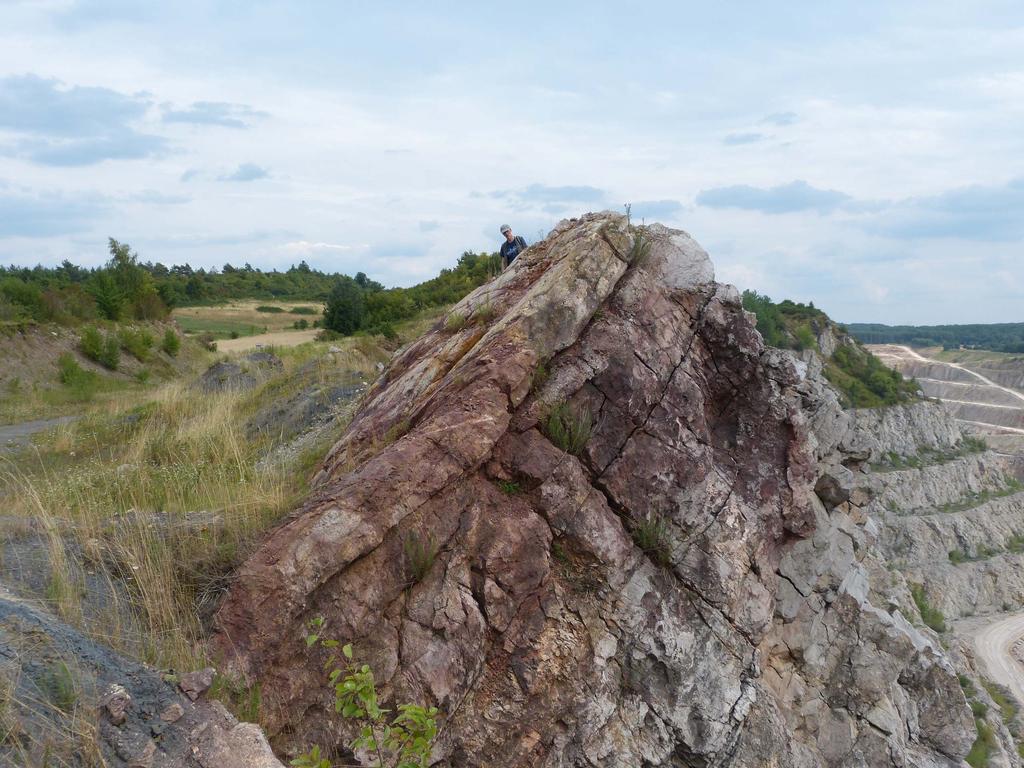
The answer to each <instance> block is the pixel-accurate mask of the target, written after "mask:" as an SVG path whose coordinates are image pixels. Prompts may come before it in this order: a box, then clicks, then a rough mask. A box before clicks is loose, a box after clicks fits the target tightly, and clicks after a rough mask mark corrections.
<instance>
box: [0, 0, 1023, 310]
mask: <svg viewBox="0 0 1024 768" xmlns="http://www.w3.org/2000/svg"><path fill="white" fill-rule="evenodd" d="M413 5H414V4H413V3H408V2H407V3H391V2H385V1H383V0H378V2H375V3H354V2H340V1H329V0H324V1H323V2H313V1H311V0H306V1H305V2H294V1H287V0H281V1H280V2H259V1H258V0H230V1H229V0H223V1H221V2H213V1H206V2H198V1H195V0H176V1H175V2H173V3H172V2H163V3H154V2H140V1H139V0H34V1H26V2H20V1H19V0H0V263H18V264H35V263H38V262H41V263H44V264H55V263H59V262H60V261H61V260H62V259H65V258H69V259H71V260H72V261H75V262H77V263H84V264H98V263H100V262H102V261H103V260H104V259H105V257H106V254H105V243H106V238H107V237H108V236H113V237H116V238H117V239H119V240H126V241H128V242H129V243H131V244H132V246H134V247H135V248H136V249H137V250H138V251H139V253H140V254H141V256H142V257H143V259H147V260H153V261H163V262H165V263H168V264H170V263H184V262H186V261H187V262H189V263H191V264H192V265H193V266H199V265H203V266H207V267H209V266H220V265H222V264H224V263H225V262H230V263H234V264H242V263H244V262H246V261H248V262H251V263H252V264H253V265H259V266H262V267H266V268H270V267H283V268H287V266H288V265H289V264H292V263H297V262H298V261H299V260H301V259H306V260H307V261H308V262H309V263H310V264H312V265H314V266H317V267H319V268H321V269H325V270H330V271H344V272H349V273H352V272H355V271H358V270H362V271H364V272H366V273H368V274H369V275H370V276H372V277H374V278H376V279H378V280H380V281H381V282H383V283H385V284H388V285H408V284H411V283H414V282H417V281H419V280H422V279H425V278H427V277H430V276H432V275H433V274H436V272H437V270H438V269H439V268H441V267H443V266H447V265H451V264H452V263H454V260H455V259H456V257H457V256H458V254H459V253H461V252H462V251H463V250H466V249H473V250H481V249H487V250H493V249H495V248H496V247H497V245H498V243H499V235H498V227H499V225H500V224H503V223H506V222H507V223H509V224H511V225H512V226H513V227H514V228H515V229H516V231H517V232H519V233H521V234H523V235H525V236H526V238H527V240H530V241H532V240H535V239H536V238H538V237H539V236H540V235H541V234H542V233H544V232H546V231H547V230H548V229H549V228H550V227H551V226H552V225H553V224H554V223H555V222H556V221H558V220H559V219H561V218H564V217H566V216H571V215H575V214H577V213H580V212H583V211H587V210H597V209H603V208H610V209H613V210H621V209H622V205H623V203H626V202H631V203H632V205H633V213H634V216H637V217H645V218H646V219H647V220H648V221H651V220H658V221H662V222H664V223H666V224H669V225H675V226H679V227H681V228H684V229H686V230H687V231H689V232H690V233H691V234H693V235H694V236H695V237H696V238H697V239H698V240H699V241H700V242H701V243H702V244H703V245H704V247H705V248H706V249H707V250H708V251H709V252H710V253H711V255H712V258H713V259H714V261H715V264H716V268H717V272H718V276H719V279H722V280H727V281H729V282H733V283H735V284H737V285H739V286H740V287H754V288H757V289H758V290H760V291H762V292H765V293H768V294H769V295H771V296H773V297H774V298H777V299H778V298H784V297H789V298H793V299H795V300H801V301H809V300H813V301H814V302H815V304H816V305H818V306H820V307H822V308H824V309H826V310H827V311H828V312H829V313H830V314H832V315H833V317H835V318H837V319H839V320H842V321H846V322H855V321H877V322H888V323H904V322H907V323H941V322H1014V321H1016V322H1020V321H1024V6H1022V5H1021V3H1020V1H1019V0H1007V1H1005V2H1002V1H996V0H993V1H992V2H987V1H986V0H971V1H970V2H968V1H967V0H960V1H959V2H946V1H945V0H927V1H923V2H915V1H913V0H903V1H902V2H899V3H893V2H888V1H886V2H874V1H873V0H858V1H857V2H852V1H851V2H833V3H807V2H786V1H785V0H779V1H778V2H774V3H770V4H769V3H763V2H755V1H753V0H750V1H746V2H745V1H743V0H737V1H735V2H730V3H717V4H714V3H706V2H704V3H696V2H648V3H645V4H643V5H642V7H639V8H633V7H631V6H630V4H627V3H622V2H615V3H611V2H608V3H604V2H596V1H595V0H589V1H588V2H559V3H552V2H543V3H539V2H529V1H524V0H520V1H519V2H516V3H502V4H496V3H480V2H472V3H471V2H435V3H429V4H427V3H421V4H416V5H419V6H422V8H421V9H414V8H413V7H412V6H413ZM427 6H431V9H430V10H427V9H426V8H427ZM709 6H723V7H721V8H717V7H715V8H711V7H709ZM725 6H727V7H725ZM823 8H827V10H823Z"/></svg>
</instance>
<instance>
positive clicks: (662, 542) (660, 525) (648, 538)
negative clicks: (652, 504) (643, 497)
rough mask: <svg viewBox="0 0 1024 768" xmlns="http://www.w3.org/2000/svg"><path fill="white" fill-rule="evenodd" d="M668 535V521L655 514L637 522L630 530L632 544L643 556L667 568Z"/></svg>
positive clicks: (669, 557)
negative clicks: (640, 550) (641, 551)
mask: <svg viewBox="0 0 1024 768" xmlns="http://www.w3.org/2000/svg"><path fill="white" fill-rule="evenodd" d="M668 533H669V528H668V521H667V520H666V519H665V516H664V515H660V514H657V513H655V514H652V515H651V516H650V517H648V518H647V519H646V520H641V521H640V522H638V523H637V524H636V525H635V526H634V528H633V530H632V535H633V541H634V543H635V544H636V545H637V546H638V547H639V548H640V549H642V550H643V551H644V554H645V555H647V556H648V557H649V558H651V560H653V561H654V562H656V563H657V564H658V565H661V566H667V565H669V563H670V562H671V555H672V552H671V546H670V545H671V542H670V540H669V535H668Z"/></svg>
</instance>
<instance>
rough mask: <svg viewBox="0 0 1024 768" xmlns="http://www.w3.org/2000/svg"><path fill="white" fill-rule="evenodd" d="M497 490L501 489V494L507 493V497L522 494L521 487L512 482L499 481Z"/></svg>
mask: <svg viewBox="0 0 1024 768" xmlns="http://www.w3.org/2000/svg"><path fill="white" fill-rule="evenodd" d="M498 488H500V489H501V492H502V493H507V494H508V495H509V496H515V495H516V494H519V493H522V492H523V489H522V486H520V485H519V483H517V482H515V481H514V480H499V481H498Z"/></svg>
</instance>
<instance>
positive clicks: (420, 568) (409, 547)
mask: <svg viewBox="0 0 1024 768" xmlns="http://www.w3.org/2000/svg"><path fill="white" fill-rule="evenodd" d="M403 547H404V549H405V559H406V562H407V563H408V565H409V573H410V575H411V576H412V581H413V583H416V584H418V583H419V582H421V581H423V579H424V578H426V575H427V574H428V573H430V569H431V568H433V567H434V561H435V560H436V559H437V551H438V548H437V544H435V543H434V539H433V537H432V536H430V535H429V534H428V535H426V536H420V535H419V534H418V533H416V532H415V531H412V532H411V533H410V534H409V535H408V536H406V537H405V543H404V545H403Z"/></svg>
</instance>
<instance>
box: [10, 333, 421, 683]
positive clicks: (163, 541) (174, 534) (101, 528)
mask: <svg viewBox="0 0 1024 768" xmlns="http://www.w3.org/2000/svg"><path fill="white" fill-rule="evenodd" d="M434 319H436V315H435V317H434ZM431 320H432V319H428V318H421V319H418V320H417V321H416V323H415V324H414V325H413V326H412V332H416V330H417V329H418V328H419V327H421V326H426V325H428V324H429V323H430V322H431ZM402 330H406V329H402ZM408 333H409V331H408V330H406V332H405V333H404V334H403V336H405V338H408V337H409V336H408V335H407V334H408ZM382 342H383V339H380V338H378V337H366V336H363V337H353V338H348V339H342V340H340V341H337V342H334V343H333V345H328V344H306V345H303V346H300V347H295V348H290V349H277V350H275V352H276V353H277V354H278V355H279V356H280V357H281V358H282V359H283V361H284V364H285V371H284V372H283V373H282V374H279V375H277V376H275V377H274V378H272V379H270V380H269V381H267V382H265V383H264V384H263V385H261V386H260V387H258V388H257V389H255V390H253V391H249V392H242V393H239V392H232V393H225V394H213V395H208V394H202V395H200V394H199V393H198V391H197V390H195V389H192V388H191V387H190V386H187V385H185V384H183V383H180V382H172V383H169V384H165V385H163V386H161V387H159V388H156V389H152V388H149V389H138V388H134V389H130V390H125V391H123V392H118V393H113V394H112V395H111V396H110V397H108V398H104V399H102V400H98V401H94V402H92V403H90V404H88V406H87V407H86V409H85V411H84V413H83V414H82V417H81V418H80V419H79V420H78V421H76V422H74V423H69V424H65V425H62V426H60V427H59V428H57V429H56V430H54V431H52V432H51V433H50V434H49V435H48V436H46V437H45V438H44V440H45V442H43V443H41V444H37V445H36V447H35V448H34V450H33V451H32V452H25V453H22V454H20V455H18V456H16V457H14V458H12V459H2V458H0V487H3V488H5V489H6V495H5V496H4V498H3V505H2V508H0V515H2V516H4V517H8V518H12V519H13V520H12V521H11V522H13V523H15V524H16V525H18V526H21V525H22V524H23V525H24V527H25V528H26V529H27V530H29V531H31V532H32V533H33V534H35V535H36V536H37V537H39V539H40V540H41V541H42V542H43V543H44V545H45V549H46V550H47V554H48V560H49V563H50V574H49V581H48V588H47V590H46V594H45V596H44V597H45V599H46V600H47V601H49V603H50V607H51V608H52V609H53V610H54V611H55V612H56V613H57V614H59V615H60V616H61V617H62V618H64V619H65V620H67V621H69V622H70V623H71V624H73V625H75V626H78V627H80V628H81V629H82V630H84V631H85V632H86V633H87V634H89V635H91V636H92V637H94V638H96V639H101V640H103V641H105V642H107V643H108V644H109V645H111V646H113V647H115V648H116V649H118V650H120V651H122V652H125V653H128V654H129V655H132V656H135V657H137V658H140V659H142V660H143V661H146V662H149V663H151V664H155V665H157V666H159V667H163V668H174V669H189V668H197V667H199V666H203V665H205V664H206V662H207V659H206V658H205V646H204V621H205V620H206V619H207V618H208V617H209V615H210V612H211V611H212V608H213V606H214V605H215V602H216V599H217V597H218V596H219V595H220V593H221V592H222V591H223V589H224V588H225V586H226V585H227V584H228V582H229V579H230V574H231V573H232V571H233V569H234V568H235V567H236V566H237V565H238V564H239V562H240V561H241V560H242V559H243V558H244V556H245V555H246V554H247V553H248V552H249V551H250V550H251V548H252V547H253V546H254V543H255V542H256V540H257V539H258V537H259V536H260V534H262V533H263V532H264V531H266V530H267V528H268V527H270V526H271V525H273V524H274V523H275V522H276V521H277V520H279V519H280V518H281V516H282V515H283V514H284V513H286V512H287V511H289V510H290V509H292V508H293V507H294V506H295V505H296V504H297V503H298V501H299V500H300V499H301V497H302V496H303V495H304V494H305V492H306V490H307V481H308V478H309V476H310V474H311V471H312V470H313V468H314V467H315V465H316V464H317V463H318V462H319V460H320V459H321V458H322V457H323V455H324V454H325V453H326V451H327V448H328V447H329V445H330V444H331V443H332V442H333V441H334V440H335V439H336V438H337V435H338V433H339V432H340V430H341V429H342V428H343V426H344V425H343V424H342V423H336V424H335V425H334V426H333V427H332V428H331V430H328V431H326V432H324V433H323V434H322V435H320V434H318V435H317V437H316V439H315V441H314V443H310V444H304V446H303V450H302V451H301V452H299V451H296V452H295V454H294V455H292V454H291V453H288V454H286V455H287V456H288V457H289V458H287V459H286V460H284V461H273V462H265V461H262V459H263V458H264V457H266V456H267V455H268V453H269V452H270V451H272V450H275V449H276V448H278V447H279V445H278V444H277V443H275V439H274V438H271V437H268V436H264V435H259V436H255V437H254V436H251V435H250V434H248V433H247V431H246V422H247V421H248V419H249V417H251V416H252V415H253V414H254V413H256V412H258V411H261V410H262V409H263V408H265V407H267V406H269V405H271V404H272V403H275V402H279V401H281V400H283V399H286V398H288V397H290V396H291V395H293V394H294V393H295V392H297V391H299V390H300V389H302V388H304V387H308V386H309V385H310V383H311V382H313V383H318V384H321V385H330V384H335V383H337V381H338V380H339V377H340V376H341V372H343V371H361V372H363V373H364V374H366V378H367V380H372V379H373V378H374V377H375V376H376V373H377V365H378V364H379V363H381V362H385V361H387V360H388V358H389V357H390V354H391V353H390V352H389V351H388V350H387V349H384V348H383V347H382V346H381V344H382ZM329 346H335V347H337V348H340V351H339V352H336V353H332V354H328V352H327V350H328V347H329ZM299 370H302V372H303V373H302V376H296V375H295V374H296V372H297V371H299ZM86 583H88V584H89V585H91V586H90V590H91V594H88V595H87V594H86ZM97 584H99V585H100V587H97ZM103 584H107V585H109V587H110V588H109V589H106V590H104V589H102V585H103ZM97 590H98V591H100V592H104V594H103V595H101V596H99V597H100V599H99V601H98V602H97V594H96V592H97Z"/></svg>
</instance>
